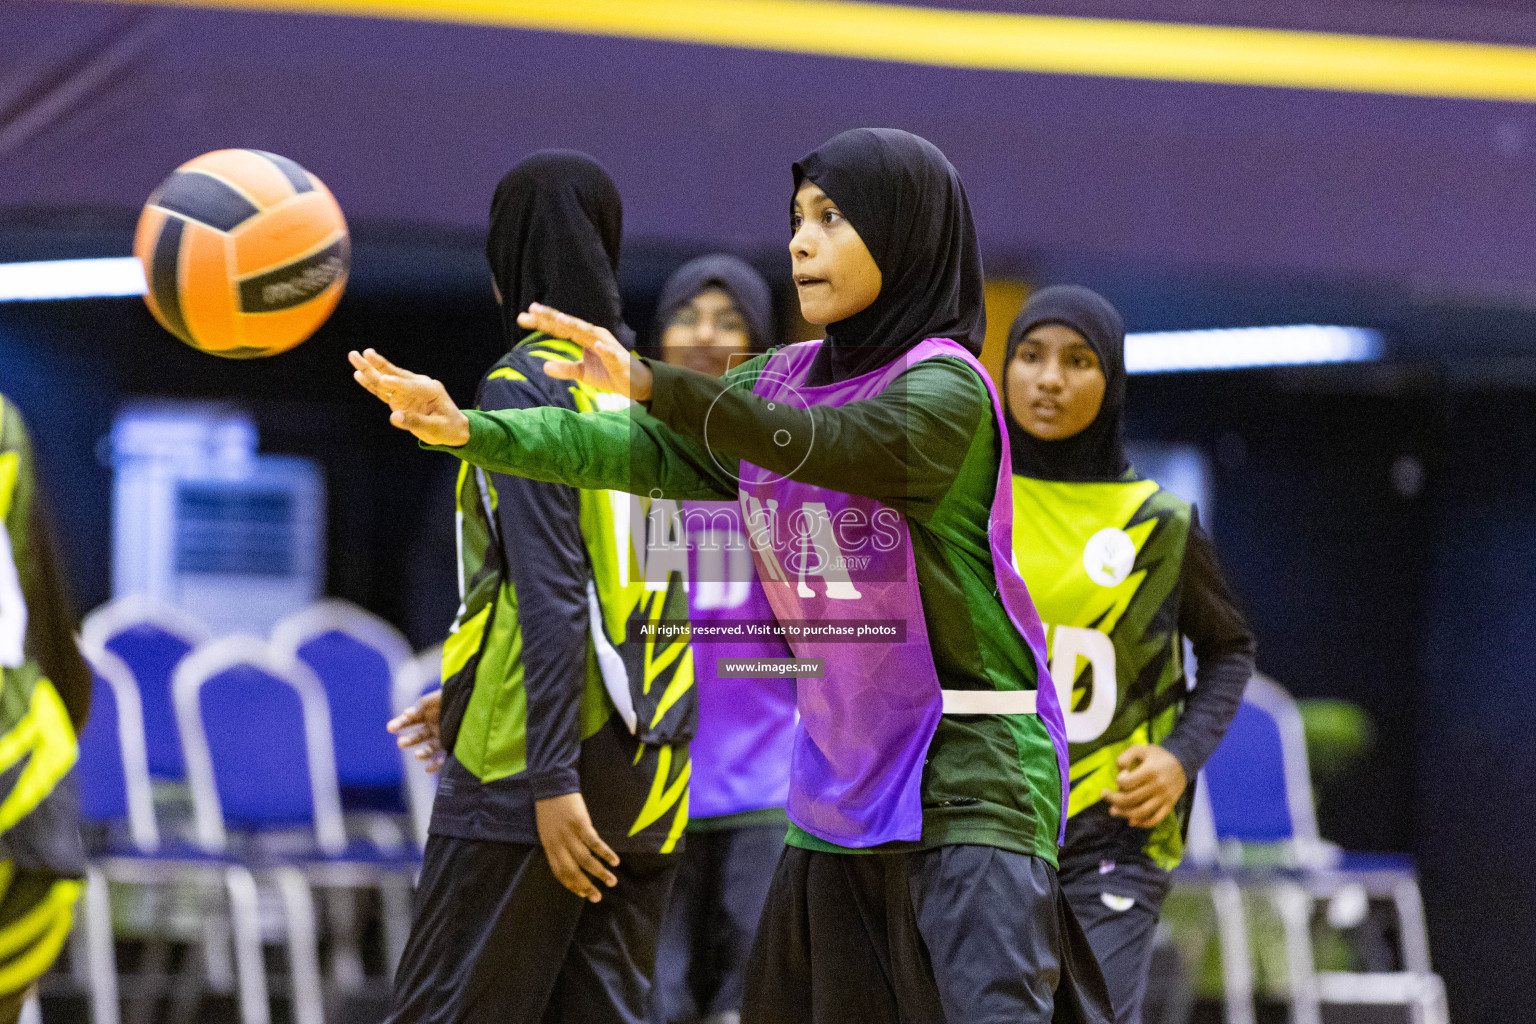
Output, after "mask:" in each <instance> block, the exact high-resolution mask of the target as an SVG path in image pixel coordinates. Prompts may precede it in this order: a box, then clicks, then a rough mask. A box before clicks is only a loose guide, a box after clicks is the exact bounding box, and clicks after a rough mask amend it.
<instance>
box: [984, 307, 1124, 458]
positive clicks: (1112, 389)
mask: <svg viewBox="0 0 1536 1024" xmlns="http://www.w3.org/2000/svg"><path fill="white" fill-rule="evenodd" d="M1045 324H1062V325H1064V326H1067V327H1070V328H1072V330H1074V331H1076V332H1077V333H1078V334H1081V335H1082V336H1083V340H1085V341H1087V342H1088V347H1089V348H1092V349H1093V353H1094V355H1096V356H1098V357H1099V368H1100V369H1101V370H1102V371H1103V373H1104V401H1103V402H1102V403H1101V404H1100V405H1099V413H1098V415H1097V416H1095V417H1094V418H1093V422H1091V423H1089V424H1088V425H1087V426H1086V427H1084V428H1083V429H1082V430H1080V431H1078V432H1077V433H1076V434H1073V435H1072V436H1071V437H1064V438H1062V439H1061V440H1059V441H1042V440H1041V439H1040V438H1038V437H1035V436H1034V435H1033V434H1031V433H1030V432H1029V431H1027V430H1025V429H1024V428H1023V427H1021V426H1019V424H1018V422H1017V421H1016V420H1015V419H1014V417H1013V413H1012V410H1011V408H1009V407H1008V401H1009V397H1010V396H1009V395H1008V393H1007V391H1008V389H1007V388H1006V387H1004V389H1003V391H1004V394H1003V403H1004V408H1005V409H1007V410H1008V417H1007V420H1008V447H1009V449H1010V450H1011V452H1012V454H1013V472H1014V473H1015V474H1016V475H1018V476H1028V477H1035V478H1036V479H1040V480H1065V481H1072V482H1075V483H1087V482H1092V481H1106V480H1119V479H1121V478H1122V477H1123V476H1124V475H1125V472H1126V470H1128V469H1130V465H1131V464H1130V460H1129V459H1127V458H1126V455H1125V433H1124V432H1125V424H1124V414H1125V321H1123V320H1122V319H1121V318H1120V311H1119V310H1117V309H1115V307H1114V306H1113V305H1111V304H1110V301H1109V300H1108V299H1106V298H1105V297H1104V296H1102V295H1100V294H1099V293H1098V292H1096V291H1093V290H1092V289H1090V288H1084V287H1082V286H1081V285H1075V284H1059V285H1052V286H1051V287H1049V288H1042V289H1040V290H1039V291H1037V292H1035V293H1034V294H1033V295H1031V296H1030V297H1029V301H1028V302H1026V303H1025V304H1024V308H1023V309H1022V310H1020V311H1019V315H1018V318H1017V319H1016V320H1014V322H1013V326H1012V327H1011V328H1009V330H1008V351H1007V353H1006V355H1005V356H1004V357H1003V379H1004V380H1005V381H1006V380H1007V378H1008V369H1007V368H1008V366H1009V364H1011V363H1012V362H1013V357H1014V355H1015V354H1016V353H1017V352H1018V350H1019V345H1020V344H1021V343H1022V342H1023V341H1024V338H1025V337H1026V336H1027V335H1028V334H1029V332H1030V331H1032V330H1034V329H1035V328H1036V327H1040V326H1043V325H1045Z"/></svg>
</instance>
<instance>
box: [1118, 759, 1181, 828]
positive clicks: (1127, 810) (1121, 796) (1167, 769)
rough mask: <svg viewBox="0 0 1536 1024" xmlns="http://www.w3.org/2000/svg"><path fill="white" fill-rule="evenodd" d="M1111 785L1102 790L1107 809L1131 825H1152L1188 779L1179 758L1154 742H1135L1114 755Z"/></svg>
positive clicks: (1167, 808)
mask: <svg viewBox="0 0 1536 1024" xmlns="http://www.w3.org/2000/svg"><path fill="white" fill-rule="evenodd" d="M1115 766H1116V767H1117V768H1119V769H1120V774H1119V775H1117V776H1115V786H1116V788H1115V789H1106V790H1105V791H1104V801H1105V803H1107V804H1109V813H1110V814H1112V815H1113V816H1115V817H1116V818H1124V819H1125V820H1126V821H1127V822H1129V823H1130V824H1131V826H1132V827H1134V828H1153V827H1155V826H1156V825H1157V824H1159V823H1160V822H1161V821H1162V820H1163V819H1164V818H1166V817H1168V812H1169V811H1171V810H1173V805H1174V804H1176V803H1178V801H1179V797H1180V796H1182V795H1183V794H1184V787H1185V786H1186V785H1188V781H1189V780H1187V779H1186V778H1185V777H1184V766H1183V765H1181V764H1180V763H1179V759H1178V758H1176V757H1174V756H1173V755H1172V754H1170V753H1168V751H1166V750H1164V749H1163V748H1162V747H1159V746H1157V745H1156V744H1149V743H1138V744H1137V745H1136V746H1134V747H1129V748H1127V749H1126V750H1125V752H1124V753H1122V754H1121V755H1120V756H1119V757H1118V758H1116V759H1115Z"/></svg>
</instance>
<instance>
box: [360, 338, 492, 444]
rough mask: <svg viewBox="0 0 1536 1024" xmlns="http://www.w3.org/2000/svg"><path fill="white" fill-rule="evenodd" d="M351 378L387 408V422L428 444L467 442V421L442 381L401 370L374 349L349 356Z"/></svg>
mask: <svg viewBox="0 0 1536 1024" xmlns="http://www.w3.org/2000/svg"><path fill="white" fill-rule="evenodd" d="M347 361H348V362H350V363H351V364H352V369H353V372H352V377H353V379H354V380H356V381H357V382H358V383H359V384H361V385H362V386H363V387H365V388H367V389H368V390H369V391H370V392H371V393H372V394H373V395H374V397H376V398H378V399H379V401H381V402H383V403H384V404H385V405H387V406H389V408H390V413H389V422H390V423H392V424H394V425H395V426H397V427H399V428H400V429H401V430H409V431H410V432H411V433H413V434H415V435H416V436H417V437H418V438H420V439H421V440H423V441H425V442H426V443H427V444H441V445H449V446H452V447H458V446H459V445H462V444H465V443H467V442H468V441H469V417H467V416H465V415H464V414H463V413H462V412H460V411H459V407H458V406H457V405H454V404H453V399H451V398H449V397H448V389H447V388H445V387H443V385H442V382H441V381H436V380H433V379H432V378H431V377H428V376H425V375H424V374H420V373H412V372H411V371H410V370H406V369H402V368H401V367H399V366H396V365H395V364H394V363H392V362H390V361H389V360H388V359H385V358H384V357H383V356H381V355H379V354H378V353H377V352H375V351H374V350H373V349H371V348H370V349H364V350H363V351H362V352H356V351H353V352H348V353H347Z"/></svg>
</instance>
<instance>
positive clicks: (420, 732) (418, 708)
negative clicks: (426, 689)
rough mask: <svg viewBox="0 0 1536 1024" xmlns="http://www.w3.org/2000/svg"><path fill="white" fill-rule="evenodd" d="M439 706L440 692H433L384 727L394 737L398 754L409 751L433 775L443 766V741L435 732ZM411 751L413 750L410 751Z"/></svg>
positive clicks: (441, 694) (424, 695)
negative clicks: (398, 750) (398, 748)
mask: <svg viewBox="0 0 1536 1024" xmlns="http://www.w3.org/2000/svg"><path fill="white" fill-rule="evenodd" d="M442 706H443V691H442V690H433V691H432V692H431V693H427V694H423V695H422V697H421V699H420V700H418V701H417V702H416V703H415V704H412V705H411V706H410V707H408V708H406V709H405V710H404V711H402V712H400V714H399V715H397V716H396V717H394V718H391V719H390V720H389V724H388V725H386V726H385V728H386V729H388V730H389V731H390V732H392V733H394V734H395V742H396V743H397V744H398V745H399V747H400V749H401V750H410V751H411V753H412V754H413V755H414V756H415V758H416V760H418V761H421V762H424V763H423V767H425V768H426V769H427V771H429V772H435V771H437V770H438V769H439V768H441V767H442V766H443V760H444V759H445V757H446V755H445V754H444V753H443V737H442V733H440V732H439V731H438V725H437V720H438V712H439V711H440V710H441V708H442ZM412 748H414V749H412Z"/></svg>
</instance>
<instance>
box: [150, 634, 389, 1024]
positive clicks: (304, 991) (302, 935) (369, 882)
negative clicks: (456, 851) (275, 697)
mask: <svg viewBox="0 0 1536 1024" xmlns="http://www.w3.org/2000/svg"><path fill="white" fill-rule="evenodd" d="M239 665H249V666H252V667H254V668H256V669H259V670H260V671H262V672H263V673H265V674H267V675H269V676H272V677H273V678H275V679H278V680H279V681H281V682H283V683H286V684H287V685H288V686H289V687H291V688H292V689H293V691H294V692H295V693H296V694H297V695H298V697H299V702H300V707H301V708H302V715H303V719H304V744H305V750H306V752H307V754H308V757H309V775H310V786H311V797H312V800H313V806H314V812H315V823H314V832H315V842H316V846H317V848H318V849H319V850H320V851H321V852H322V853H324V854H326V855H329V856H333V857H340V856H341V855H343V854H345V853H346V850H347V834H346V826H345V822H344V820H343V817H342V813H341V791H340V786H339V785H338V783H337V780H336V759H335V753H334V751H333V750H332V737H331V716H330V708H329V705H328V703H327V701H326V696H325V688H324V686H322V685H321V683H320V680H319V679H318V678H316V676H315V674H314V672H313V671H312V670H311V669H310V668H309V666H307V665H305V664H304V663H303V662H302V661H299V660H298V659H297V658H294V657H291V656H288V655H285V654H282V653H280V652H279V651H277V650H275V649H274V648H273V647H272V646H271V645H270V644H268V643H266V642H265V641H263V640H261V639H260V638H258V637H254V636H248V635H240V634H237V635H234V636H229V637H225V638H223V639H221V640H215V641H214V642H212V643H210V644H207V645H206V646H204V647H202V648H199V649H198V650H197V651H194V652H193V653H192V654H189V655H188V656H187V657H186V658H185V659H183V660H182V662H181V664H180V665H178V666H177V668H176V675H175V679H174V681H173V684H172V689H173V692H174V695H175V699H176V720H177V724H178V725H179V726H180V728H181V732H182V746H183V749H184V750H185V752H186V758H187V780H188V782H189V783H190V785H191V789H192V805H193V817H194V821H195V823H196V831H197V837H198V842H199V845H201V846H202V847H203V849H205V850H207V851H209V852H211V853H220V854H223V853H227V852H228V850H229V835H228V831H227V829H226V827H225V822H224V812H223V807H222V804H221V802H220V800H219V794H218V786H217V781H216V779H215V776H214V769H213V757H212V752H211V750H210V749H209V746H208V737H207V733H206V732H205V731H204V729H203V719H202V705H201V693H202V687H203V685H204V684H206V683H207V682H208V681H209V680H211V679H213V678H215V677H216V676H218V675H219V674H220V673H222V672H225V671H227V670H229V669H231V668H234V667H236V666H239ZM263 874H265V875H268V876H270V877H271V879H272V881H273V883H274V884H275V886H276V889H277V892H278V895H279V898H280V899H281V902H282V905H283V910H284V918H285V922H286V925H287V929H288V948H289V964H290V970H291V972H292V976H293V988H294V991H293V997H294V1021H295V1024H323V1021H324V990H323V986H322V984H321V977H320V959H319V948H318V933H319V923H318V919H317V917H316V912H315V902H314V896H313V888H314V887H317V886H318V887H321V888H339V889H355V888H375V889H379V890H380V892H381V894H382V895H383V898H384V901H385V907H386V914H385V920H386V924H389V923H390V921H391V919H392V918H395V917H398V916H399V906H400V905H402V904H403V905H404V906H405V907H406V908H407V909H406V922H407V925H406V926H407V927H408V926H409V916H408V915H409V910H408V908H409V900H410V895H409V884H410V879H409V877H408V875H407V874H405V872H404V871H403V869H402V868H400V867H397V866H393V865H387V864H386V865H378V864H369V863H363V862H354V861H345V860H336V861H331V862H320V861H315V862H311V863H308V864H305V865H303V866H302V867H299V866H280V867H272V868H266V869H264V870H263ZM229 886H230V892H231V896H232V899H233V902H234V904H235V906H236V910H237V916H236V922H235V925H236V932H237V935H236V939H237V943H236V955H237V961H238V963H239V964H240V971H239V975H240V979H241V1005H242V1014H243V1017H244V1020H245V1024H270V1021H269V1019H268V1015H267V1011H266V1006H267V1003H266V976H265V972H264V970H262V969H261V964H262V961H261V930H260V919H259V916H258V914H257V907H256V899H255V888H254V886H255V876H254V875H253V874H252V873H251V872H250V871H248V870H246V869H244V868H239V869H235V870H234V873H232V874H231V875H230V878H229ZM390 931H391V932H392V933H393V932H394V931H395V929H394V928H391V929H390ZM386 941H387V942H388V944H389V948H390V955H391V956H392V957H398V955H399V950H400V948H401V947H403V943H404V938H403V935H401V936H395V935H394V934H391V936H390V937H388V938H387V940H386ZM258 1008H259V1009H260V1011H261V1015H260V1016H252V1014H255V1013H256V1012H257V1010H258Z"/></svg>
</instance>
